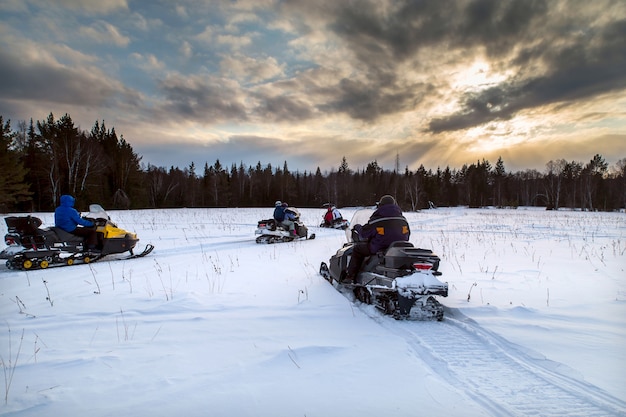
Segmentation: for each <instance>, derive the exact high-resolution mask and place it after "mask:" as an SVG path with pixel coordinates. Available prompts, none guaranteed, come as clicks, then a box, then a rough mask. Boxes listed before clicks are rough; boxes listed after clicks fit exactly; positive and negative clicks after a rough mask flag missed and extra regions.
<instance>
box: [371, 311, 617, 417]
mask: <svg viewBox="0 0 626 417" xmlns="http://www.w3.org/2000/svg"><path fill="white" fill-rule="evenodd" d="M446 314H448V311H446ZM369 315H370V316H371V315H372V314H369ZM377 321H378V322H379V323H380V324H381V325H382V326H383V327H385V328H387V329H388V330H390V331H392V332H393V333H394V334H396V335H397V336H399V337H401V338H403V339H404V340H406V342H407V343H408V345H409V346H410V348H411V350H413V352H414V353H415V354H416V356H417V357H419V358H420V359H421V360H423V361H425V362H426V363H427V364H428V365H429V366H430V368H431V369H432V370H433V372H434V373H435V374H437V375H439V376H440V377H441V378H442V379H444V380H445V381H447V382H448V383H450V384H451V385H452V386H455V387H457V388H458V389H459V390H460V391H462V392H464V393H465V394H466V395H468V396H469V397H471V398H472V399H474V400H476V401H477V402H478V403H479V404H481V405H482V406H483V407H484V408H485V410H487V411H488V412H490V413H491V414H492V415H494V416H542V417H551V416H581V417H583V416H584V417H594V416H598V417H599V416H602V417H607V416H626V404H625V403H624V402H622V401H621V400H619V399H617V398H615V397H612V396H611V395H609V394H608V393H606V392H605V391H603V390H602V389H600V388H598V387H595V386H593V385H591V384H589V383H586V382H584V381H579V380H576V379H572V378H570V377H567V376H564V375H561V374H559V373H556V372H554V371H552V370H550V369H549V368H548V367H547V366H549V365H558V364H556V363H554V362H551V361H547V360H540V359H535V358H533V357H531V356H529V355H528V354H526V353H524V352H522V351H520V350H518V348H517V346H516V345H514V344H512V343H510V342H507V341H506V340H505V339H503V338H501V337H499V336H497V335H496V334H493V333H490V332H489V331H487V330H485V329H483V328H481V327H480V326H479V325H477V324H476V323H474V322H472V321H471V320H465V319H464V320H463V321H461V320H458V319H456V318H451V317H447V316H446V317H445V318H444V321H443V322H398V321H394V320H392V319H390V318H387V317H380V316H378V318H377ZM542 365H543V366H542ZM546 365H547V366H546ZM564 404H566V406H563V405H564ZM565 407H566V408H565Z"/></svg>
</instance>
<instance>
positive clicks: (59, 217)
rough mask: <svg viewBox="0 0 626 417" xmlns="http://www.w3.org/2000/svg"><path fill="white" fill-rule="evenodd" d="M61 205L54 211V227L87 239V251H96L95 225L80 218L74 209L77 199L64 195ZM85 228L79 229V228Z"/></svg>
mask: <svg viewBox="0 0 626 417" xmlns="http://www.w3.org/2000/svg"><path fill="white" fill-rule="evenodd" d="M60 202H61V204H60V205H59V207H57V208H56V210H54V225H55V226H56V227H58V228H59V229H62V230H65V231H66V232H68V233H71V234H73V235H76V236H80V237H82V238H84V239H85V243H86V244H87V249H89V250H94V249H96V245H97V243H98V236H97V234H96V229H95V225H94V224H93V222H91V221H89V220H86V219H83V218H82V217H80V214H79V213H78V211H77V210H76V209H75V208H74V203H75V202H76V199H75V198H74V197H72V196H71V195H67V194H64V195H62V196H61V199H60ZM79 225H80V226H83V227H78V226H79Z"/></svg>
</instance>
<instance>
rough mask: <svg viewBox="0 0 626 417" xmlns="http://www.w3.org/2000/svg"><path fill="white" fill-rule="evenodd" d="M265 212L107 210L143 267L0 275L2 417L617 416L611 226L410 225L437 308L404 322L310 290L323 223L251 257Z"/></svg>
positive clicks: (524, 214)
mask: <svg viewBox="0 0 626 417" xmlns="http://www.w3.org/2000/svg"><path fill="white" fill-rule="evenodd" d="M271 211H272V209H271V208H267V209H228V210H227V209H180V210H145V211H112V212H110V213H109V214H110V215H111V218H112V219H113V220H114V221H116V222H117V223H118V225H119V226H121V227H123V228H126V229H129V230H132V231H135V232H137V233H138V235H139V237H140V238H141V241H140V242H139V245H138V246H139V247H142V246H143V245H144V244H146V243H153V244H154V245H155V247H156V248H155V250H154V252H153V253H152V254H150V255H149V256H148V257H145V258H141V259H134V260H128V261H122V260H117V261H112V262H107V261H106V260H103V261H99V262H97V263H94V264H90V265H75V266H71V267H62V268H51V269H48V270H39V271H29V272H22V271H11V270H8V269H6V267H5V266H4V265H2V266H0V315H1V317H2V320H1V322H0V356H1V359H2V371H3V374H2V379H0V386H1V387H2V388H3V390H2V393H3V394H4V395H3V397H2V401H1V402H0V415H3V416H20V417H22V416H66V417H67V416H92V417H93V416H115V417H119V416H149V417H157V416H172V415H180V416H189V417H193V416H216V417H221V416H237V417H245V416H268V417H280V416H285V417H287V416H289V417H296V416H307V417H315V416H319V417H332V416H389V417H392V416H407V417H408V416H524V415H542V416H552V415H559V416H563V415H568V416H576V415H577V416H619V415H626V272H625V269H626V216H625V215H624V214H619V213H581V212H568V211H559V212H553V211H544V210H537V209H518V210H488V209H484V210H482V209H481V210H470V209H463V208H453V209H437V210H430V211H422V212H419V213H406V216H407V218H408V220H409V222H410V225H411V229H412V235H411V241H412V242H413V243H414V244H415V245H416V246H419V247H425V248H431V249H433V250H434V251H435V252H436V253H437V254H439V256H440V257H441V258H442V262H441V268H440V270H441V271H442V272H443V276H442V278H443V280H445V281H448V283H449V287H450V294H449V296H448V297H447V298H440V301H441V302H442V303H443V304H444V305H445V306H446V312H445V314H446V317H445V319H444V321H442V322H400V321H395V320H393V319H392V318H389V317H385V316H381V315H380V314H379V313H378V312H377V311H376V310H375V309H374V308H373V307H371V306H363V305H359V304H358V303H354V302H351V301H350V300H348V299H347V298H345V297H344V296H343V295H341V294H340V293H339V292H337V291H336V290H335V289H334V288H333V287H332V286H331V285H329V284H328V283H327V282H326V281H324V279H322V278H321V277H320V276H319V275H318V269H319V265H320V263H321V262H322V261H328V258H329V257H330V256H331V255H332V254H333V253H334V252H335V251H336V250H337V249H338V248H340V247H341V246H342V244H343V243H344V241H345V235H344V233H343V232H341V231H337V230H329V229H319V228H317V227H314V225H317V224H319V222H320V220H321V216H322V214H323V210H321V209H301V213H302V219H303V221H304V222H305V224H307V225H309V232H313V233H316V235H317V238H316V239H315V240H309V241H300V242H292V243H284V244H274V245H259V244H256V243H255V241H254V238H255V235H254V230H255V228H256V222H257V220H260V219H262V218H267V217H270V216H271ZM354 211H355V210H353V209H343V210H342V212H343V214H344V216H345V217H347V218H351V216H352V214H353V213H354ZM38 216H39V217H40V218H41V219H42V220H43V221H44V225H51V224H52V214H51V213H42V214H39V215H38ZM5 232H6V226H5V225H4V224H2V227H0V233H1V234H2V235H4V233H5Z"/></svg>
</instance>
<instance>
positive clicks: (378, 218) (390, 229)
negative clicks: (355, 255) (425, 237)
mask: <svg viewBox="0 0 626 417" xmlns="http://www.w3.org/2000/svg"><path fill="white" fill-rule="evenodd" d="M359 226H360V227H359ZM355 229H356V230H357V231H358V232H359V238H360V239H361V240H367V241H368V242H369V250H370V252H371V253H376V252H378V251H381V250H384V249H387V248H388V247H389V245H391V244H392V243H393V242H395V241H398V240H401V241H408V240H409V237H410V235H411V230H410V229H409V223H408V222H407V221H406V219H405V218H404V216H403V215H402V210H401V209H400V207H398V206H397V205H396V204H385V205H383V206H380V207H378V209H376V211H375V212H374V213H373V214H372V215H371V217H370V219H369V221H368V222H367V224H365V225H363V226H361V225H356V226H355Z"/></svg>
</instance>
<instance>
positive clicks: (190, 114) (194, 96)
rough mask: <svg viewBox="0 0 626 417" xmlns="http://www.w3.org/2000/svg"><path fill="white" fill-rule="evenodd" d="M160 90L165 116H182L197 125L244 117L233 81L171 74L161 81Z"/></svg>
mask: <svg viewBox="0 0 626 417" xmlns="http://www.w3.org/2000/svg"><path fill="white" fill-rule="evenodd" d="M159 89H160V91H161V92H162V93H163V94H164V96H165V101H164V102H163V103H161V105H160V107H161V111H162V112H164V114H167V115H168V117H174V116H175V117H178V116H184V117H187V118H189V119H192V120H194V121H195V122H197V123H200V124H212V123H220V122H223V121H226V120H232V119H235V120H240V121H244V120H245V119H246V118H247V115H246V108H245V105H244V104H243V99H242V97H241V94H240V88H239V85H238V84H237V83H235V82H233V81H232V80H228V79H224V78H219V77H214V76H210V75H206V76H199V75H198V76H192V77H186V76H182V75H180V74H172V75H169V76H168V77H167V78H165V79H163V80H162V81H160V83H159Z"/></svg>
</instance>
